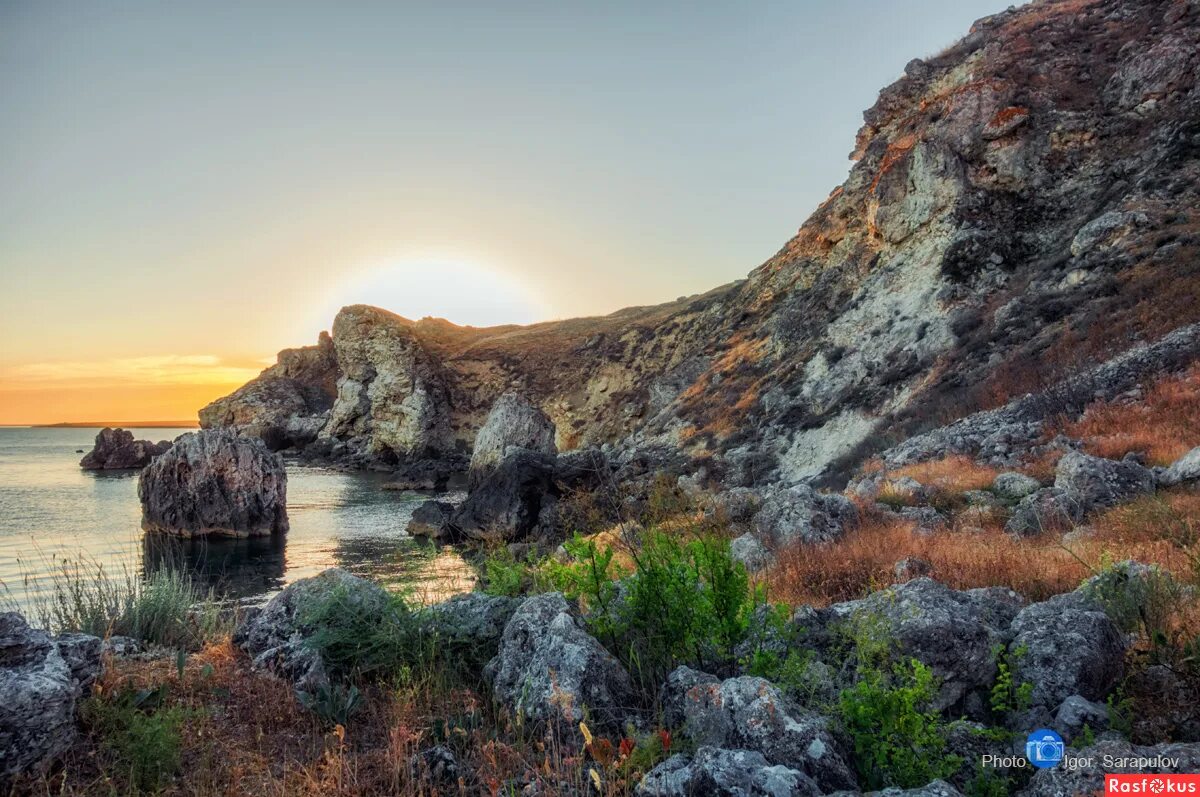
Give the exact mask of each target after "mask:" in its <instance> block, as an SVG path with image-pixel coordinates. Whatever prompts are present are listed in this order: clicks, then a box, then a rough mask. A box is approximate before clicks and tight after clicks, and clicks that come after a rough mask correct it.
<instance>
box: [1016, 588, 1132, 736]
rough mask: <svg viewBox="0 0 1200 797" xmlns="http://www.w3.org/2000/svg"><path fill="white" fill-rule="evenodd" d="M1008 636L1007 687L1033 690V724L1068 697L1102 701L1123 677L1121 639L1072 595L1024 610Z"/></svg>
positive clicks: (1101, 615) (1097, 611)
mask: <svg viewBox="0 0 1200 797" xmlns="http://www.w3.org/2000/svg"><path fill="white" fill-rule="evenodd" d="M1012 632H1013V636H1012V641H1011V642H1010V643H1009V645H1008V661H1009V666H1010V667H1011V668H1012V675H1013V682H1014V683H1017V684H1023V683H1026V682H1028V683H1030V684H1032V685H1033V694H1032V701H1031V709H1030V710H1031V712H1033V714H1032V716H1036V717H1037V718H1039V719H1042V718H1045V717H1049V716H1052V715H1053V712H1055V711H1056V710H1058V708H1059V707H1060V706H1061V704H1062V702H1063V701H1064V700H1066V699H1067V698H1069V697H1071V696H1073V695H1077V696H1080V697H1083V698H1085V699H1087V700H1104V698H1105V696H1106V695H1107V694H1108V693H1109V691H1110V690H1111V689H1112V688H1113V686H1115V685H1116V684H1117V682H1118V681H1119V680H1120V678H1121V676H1122V674H1123V673H1124V664H1125V651H1126V648H1127V644H1128V641H1127V639H1126V637H1125V635H1124V634H1122V633H1121V631H1120V629H1118V628H1117V626H1116V624H1115V623H1114V622H1113V621H1112V619H1111V618H1110V617H1109V616H1108V615H1107V614H1106V613H1105V612H1104V611H1103V610H1102V609H1101V608H1099V606H1098V605H1097V604H1096V603H1094V602H1093V601H1091V600H1090V599H1089V598H1087V597H1086V596H1085V595H1083V594H1082V593H1080V592H1078V591H1076V592H1071V593H1067V594H1065V595H1056V596H1054V597H1053V598H1051V599H1049V600H1047V601H1043V602H1041V603H1034V604H1031V605H1029V606H1026V607H1025V608H1024V609H1022V610H1021V612H1020V614H1018V615H1017V616H1016V618H1015V619H1014V620H1013V623H1012ZM1020 719H1021V718H1014V721H1020Z"/></svg>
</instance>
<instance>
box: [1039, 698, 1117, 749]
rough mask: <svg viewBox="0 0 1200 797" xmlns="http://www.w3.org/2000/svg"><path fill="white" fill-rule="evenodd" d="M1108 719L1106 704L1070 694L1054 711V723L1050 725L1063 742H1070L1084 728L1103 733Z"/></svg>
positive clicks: (1106, 728)
mask: <svg viewBox="0 0 1200 797" xmlns="http://www.w3.org/2000/svg"><path fill="white" fill-rule="evenodd" d="M1109 721H1110V719H1109V710H1108V706H1107V705H1105V704H1103V703H1097V702H1096V701H1094V700H1088V699H1087V698H1086V697H1082V696H1081V695H1071V696H1070V697H1068V698H1067V699H1066V700H1064V701H1063V702H1062V704H1061V705H1059V707H1058V710H1057V711H1055V712H1054V724H1053V725H1052V726H1051V727H1052V728H1053V729H1054V730H1056V731H1058V735H1059V736H1061V737H1062V738H1063V741H1064V742H1066V743H1067V744H1070V743H1071V741H1072V740H1073V739H1075V737H1077V736H1078V735H1079V734H1081V733H1083V730H1084V728H1087V729H1089V730H1090V731H1091V732H1092V733H1097V734H1098V733H1103V732H1104V731H1106V730H1108V723H1109Z"/></svg>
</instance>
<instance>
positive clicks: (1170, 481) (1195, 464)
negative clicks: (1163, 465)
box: [1158, 446, 1200, 487]
mask: <svg viewBox="0 0 1200 797" xmlns="http://www.w3.org/2000/svg"><path fill="white" fill-rule="evenodd" d="M1196 481H1200V446H1197V447H1195V448H1193V449H1192V450H1191V451H1189V452H1187V453H1186V454H1184V455H1183V456H1182V457H1180V458H1179V459H1177V460H1175V462H1173V463H1172V464H1171V467H1169V468H1167V469H1166V470H1165V471H1163V472H1162V473H1161V474H1160V475H1159V477H1158V483H1159V484H1160V485H1162V486H1163V487H1174V486H1175V485H1177V484H1187V483H1190V482H1196Z"/></svg>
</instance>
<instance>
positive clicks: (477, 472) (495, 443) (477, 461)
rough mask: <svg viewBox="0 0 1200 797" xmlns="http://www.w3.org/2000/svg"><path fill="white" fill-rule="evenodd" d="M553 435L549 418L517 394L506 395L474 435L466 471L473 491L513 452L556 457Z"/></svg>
mask: <svg viewBox="0 0 1200 797" xmlns="http://www.w3.org/2000/svg"><path fill="white" fill-rule="evenodd" d="M554 432H555V430H554V422H553V421H551V420H550V419H549V418H548V417H546V413H544V412H542V411H541V410H540V409H538V408H537V407H535V406H533V405H532V404H530V403H529V402H528V401H526V400H525V399H524V398H522V397H521V396H519V395H517V394H516V393H505V394H504V395H502V396H501V397H500V398H498V399H496V403H495V404H494V405H492V411H491V412H489V413H488V416H487V420H486V421H484V423H483V426H481V427H480V429H479V433H478V434H477V435H475V446H474V448H473V450H472V452H471V465H470V468H469V470H468V471H467V476H468V483H469V486H470V487H471V488H472V489H474V488H475V487H477V486H478V485H479V484H480V483H481V482H482V481H483V480H484V479H486V478H487V477H488V475H490V474H491V473H492V472H493V471H494V470H496V468H497V467H499V466H500V463H501V462H502V461H503V460H504V458H505V457H506V456H507V454H508V452H509V450H510V449H525V450H526V451H533V452H536V453H539V454H549V455H553V454H555V453H557V451H558V449H557V448H556V447H555V445H554Z"/></svg>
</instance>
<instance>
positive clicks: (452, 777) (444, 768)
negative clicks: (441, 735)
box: [408, 744, 460, 789]
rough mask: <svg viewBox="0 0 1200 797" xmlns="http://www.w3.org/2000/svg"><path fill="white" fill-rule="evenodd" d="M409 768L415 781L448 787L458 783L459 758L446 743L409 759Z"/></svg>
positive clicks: (452, 787)
mask: <svg viewBox="0 0 1200 797" xmlns="http://www.w3.org/2000/svg"><path fill="white" fill-rule="evenodd" d="M408 768H409V772H410V773H411V775H412V780H413V782H414V783H432V784H435V785H437V786H440V787H442V788H446V789H454V788H455V787H456V786H457V785H458V780H459V773H460V770H459V767H458V759H457V758H456V757H455V755H454V751H453V750H451V749H450V748H449V747H447V746H446V745H444V744H438V745H434V746H433V747H430V748H427V749H425V750H422V751H420V752H419V753H417V754H416V755H414V756H413V757H412V758H411V759H409V762H408Z"/></svg>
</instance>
